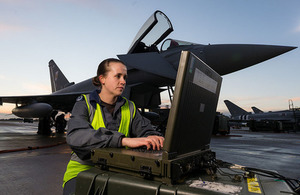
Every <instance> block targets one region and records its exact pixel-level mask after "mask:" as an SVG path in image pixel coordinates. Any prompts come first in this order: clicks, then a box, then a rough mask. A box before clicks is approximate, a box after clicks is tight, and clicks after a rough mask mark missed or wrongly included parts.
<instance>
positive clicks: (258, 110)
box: [251, 106, 264, 114]
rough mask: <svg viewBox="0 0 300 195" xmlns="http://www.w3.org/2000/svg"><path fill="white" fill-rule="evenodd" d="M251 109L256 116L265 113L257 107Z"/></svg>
mask: <svg viewBox="0 0 300 195" xmlns="http://www.w3.org/2000/svg"><path fill="white" fill-rule="evenodd" d="M251 108H252V110H253V112H254V113H255V114H259V113H264V111H262V110H260V109H258V108H256V107H255V106H253V107H251Z"/></svg>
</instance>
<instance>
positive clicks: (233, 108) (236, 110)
mask: <svg viewBox="0 0 300 195" xmlns="http://www.w3.org/2000/svg"><path fill="white" fill-rule="evenodd" d="M224 103H225V104H226V106H227V108H228V110H229V112H230V114H231V116H232V117H235V116H240V115H248V114H251V113H249V112H247V111H246V110H244V109H242V108H240V107H238V106H237V105H235V104H234V103H232V102H231V101H229V100H224Z"/></svg>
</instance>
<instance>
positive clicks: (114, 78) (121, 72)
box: [99, 62, 127, 97]
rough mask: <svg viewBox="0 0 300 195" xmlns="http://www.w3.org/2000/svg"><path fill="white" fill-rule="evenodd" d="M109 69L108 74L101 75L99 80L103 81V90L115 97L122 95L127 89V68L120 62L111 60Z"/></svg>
mask: <svg viewBox="0 0 300 195" xmlns="http://www.w3.org/2000/svg"><path fill="white" fill-rule="evenodd" d="M109 69H110V70H109V71H108V72H107V75H106V76H103V75H100V76H99V80H100V82H101V83H102V90H101V91H103V92H105V93H108V94H109V95H113V96H114V97H116V96H120V95H121V94H122V93H123V91H124V89H125V85H126V78H127V68H126V66H125V65H124V64H122V63H120V62H110V63H109Z"/></svg>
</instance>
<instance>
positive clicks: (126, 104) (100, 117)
mask: <svg viewBox="0 0 300 195" xmlns="http://www.w3.org/2000/svg"><path fill="white" fill-rule="evenodd" d="M126 78H127V68H126V66H125V65H124V63H122V62H121V61H120V60H118V59H113V58H110V59H106V60H104V61H102V62H101V63H100V64H99V66H98V70H97V76H96V77H94V78H93V84H94V85H95V86H97V87H99V88H100V89H101V90H95V91H93V92H92V93H91V94H89V95H82V96H80V97H79V98H77V100H76V103H75V105H74V107H73V110H72V116H71V119H70V120H69V123H68V126H69V127H68V133H67V143H68V144H69V145H70V147H71V148H72V150H73V153H72V156H71V160H70V162H69V164H68V166H67V171H66V173H65V175H64V184H63V186H64V194H69V193H72V192H74V191H75V184H76V177H77V175H78V173H79V172H81V171H84V170H88V169H90V168H91V167H93V163H92V162H91V161H90V160H89V158H90V150H91V149H93V148H102V147H130V148H136V147H141V146H145V147H147V149H153V150H160V149H161V148H162V147H163V141H164V138H163V137H162V136H161V134H160V133H159V132H157V131H155V130H154V129H153V128H152V125H151V124H150V121H149V120H148V119H146V118H144V117H142V116H141V114H140V113H139V112H138V111H137V109H136V107H135V105H134V103H133V102H131V101H129V100H127V99H126V98H124V97H121V94H122V92H123V91H124V89H125V85H126Z"/></svg>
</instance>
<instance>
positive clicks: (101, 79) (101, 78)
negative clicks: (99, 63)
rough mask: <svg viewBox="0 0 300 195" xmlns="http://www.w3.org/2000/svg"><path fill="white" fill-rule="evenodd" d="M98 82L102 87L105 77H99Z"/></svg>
mask: <svg viewBox="0 0 300 195" xmlns="http://www.w3.org/2000/svg"><path fill="white" fill-rule="evenodd" d="M99 81H100V83H101V85H104V84H105V77H104V76H103V75H100V76H99Z"/></svg>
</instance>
